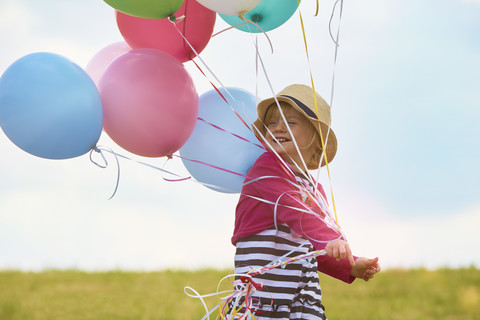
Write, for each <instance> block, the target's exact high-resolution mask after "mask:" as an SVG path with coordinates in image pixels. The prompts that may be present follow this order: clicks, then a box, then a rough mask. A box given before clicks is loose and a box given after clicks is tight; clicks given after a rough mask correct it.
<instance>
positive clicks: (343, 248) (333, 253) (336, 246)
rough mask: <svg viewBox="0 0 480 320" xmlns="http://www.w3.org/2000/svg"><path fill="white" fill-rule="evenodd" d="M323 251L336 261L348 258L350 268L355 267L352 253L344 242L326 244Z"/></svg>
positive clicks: (337, 241) (339, 240)
mask: <svg viewBox="0 0 480 320" xmlns="http://www.w3.org/2000/svg"><path fill="white" fill-rule="evenodd" d="M325 251H326V252H327V255H328V256H330V257H333V258H335V259H337V261H338V260H340V259H345V258H348V261H350V264H351V265H352V266H354V265H355V260H354V259H353V255H352V251H351V250H350V246H349V245H348V243H347V242H346V241H345V240H341V239H338V240H335V241H333V242H329V243H327V245H326V246H325Z"/></svg>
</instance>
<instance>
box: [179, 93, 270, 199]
mask: <svg viewBox="0 0 480 320" xmlns="http://www.w3.org/2000/svg"><path fill="white" fill-rule="evenodd" d="M227 90H228V92H230V94H231V95H232V96H233V98H234V99H235V101H236V102H235V101H233V99H232V98H231V97H230V96H229V95H228V94H227V93H226V91H225V90H224V89H220V91H221V92H222V94H223V96H224V97H225V98H226V99H227V101H228V103H229V105H230V106H232V107H233V108H234V109H235V110H236V111H237V112H238V113H239V114H240V115H241V116H242V118H243V119H245V121H246V122H247V123H250V122H252V121H253V120H254V119H256V118H257V113H256V100H255V96H254V95H252V94H250V93H249V92H247V91H245V90H242V89H238V88H227ZM229 105H227V103H226V102H225V101H224V100H223V99H222V97H221V96H220V95H219V94H218V93H217V92H216V91H215V90H212V91H209V92H206V93H204V94H203V95H201V96H200V98H199V113H198V118H199V120H197V124H196V125H195V129H194V131H193V133H192V135H191V136H190V138H189V139H188V141H187V142H186V143H185V144H184V146H183V147H182V148H181V149H180V156H181V157H182V158H186V159H191V160H197V161H201V162H204V163H207V164H210V165H212V166H216V167H220V168H223V169H227V170H230V171H233V172H237V173H240V174H243V175H246V174H247V172H248V170H249V169H250V168H251V167H252V165H253V164H254V162H255V161H256V160H257V158H258V157H259V156H260V155H261V154H262V153H263V152H264V151H265V150H264V149H262V148H260V147H259V146H257V145H255V144H253V143H252V142H254V143H258V140H257V138H256V137H255V135H254V134H253V132H252V131H250V130H249V128H247V126H245V124H244V123H243V122H242V121H241V120H240V119H239V118H238V116H237V115H236V114H235V113H234V112H233V111H232V110H231V108H230V106H229ZM201 119H203V120H205V121H203V120H201ZM207 122H208V123H207ZM209 123H210V124H209ZM213 125H215V126H218V127H220V128H222V129H224V130H225V131H228V132H225V131H222V130H220V129H218V128H215V127H214V126H213ZM232 134H235V135H238V136H240V137H243V138H245V139H247V140H248V141H251V142H247V141H245V140H242V139H240V138H238V137H236V136H234V135H232ZM186 159H182V160H183V163H184V165H185V167H186V168H187V170H188V171H189V172H190V174H191V175H192V176H193V177H194V178H195V179H197V180H198V181H200V182H202V183H205V184H208V185H207V187H209V188H211V189H213V190H216V191H221V192H225V193H238V192H240V191H241V189H242V184H243V181H244V180H245V178H244V177H243V176H239V175H236V174H233V173H229V172H226V171H223V170H220V169H217V168H213V167H210V166H208V165H205V164H202V163H196V162H192V161H188V160H186Z"/></svg>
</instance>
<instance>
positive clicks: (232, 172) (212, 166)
mask: <svg viewBox="0 0 480 320" xmlns="http://www.w3.org/2000/svg"><path fill="white" fill-rule="evenodd" d="M172 156H174V157H177V158H180V159H182V160H187V161H190V162H195V163H198V164H202V165H205V166H207V167H210V168H213V169H218V170H221V171H225V172H228V173H231V174H235V175H237V176H240V177H243V178H248V176H247V175H244V174H243V173H239V172H235V171H232V170H229V169H225V168H222V167H218V166H216V165H213V164H210V163H207V162H204V161H200V160H194V159H188V158H185V157H182V156H179V155H176V154H174V155H172Z"/></svg>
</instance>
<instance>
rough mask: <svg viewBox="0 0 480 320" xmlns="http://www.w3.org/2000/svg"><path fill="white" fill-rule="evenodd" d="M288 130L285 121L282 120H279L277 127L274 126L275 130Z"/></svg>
mask: <svg viewBox="0 0 480 320" xmlns="http://www.w3.org/2000/svg"><path fill="white" fill-rule="evenodd" d="M286 130H287V128H286V126H285V123H284V122H283V121H282V120H280V121H278V122H277V124H276V125H275V127H274V128H273V132H285V131H286Z"/></svg>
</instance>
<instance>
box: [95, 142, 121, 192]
mask: <svg viewBox="0 0 480 320" xmlns="http://www.w3.org/2000/svg"><path fill="white" fill-rule="evenodd" d="M93 151H95V152H97V153H100V155H101V156H102V159H103V161H104V163H105V164H104V165H100V164H99V163H98V162H96V161H94V160H93V158H92V153H93ZM103 151H108V152H111V153H112V154H113V155H114V156H115V161H116V164H117V181H116V183H115V189H114V190H113V193H112V195H111V196H110V198H108V200H111V199H112V198H113V197H114V196H115V194H117V190H118V185H119V184H120V162H119V161H118V157H117V154H116V153H115V152H113V151H112V150H110V149H105V148H104V147H99V146H95V147H93V148H92V150H90V161H91V162H93V163H94V164H95V165H97V166H99V167H100V168H102V169H105V168H107V166H108V162H107V159H106V158H105V155H104V154H103Z"/></svg>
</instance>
